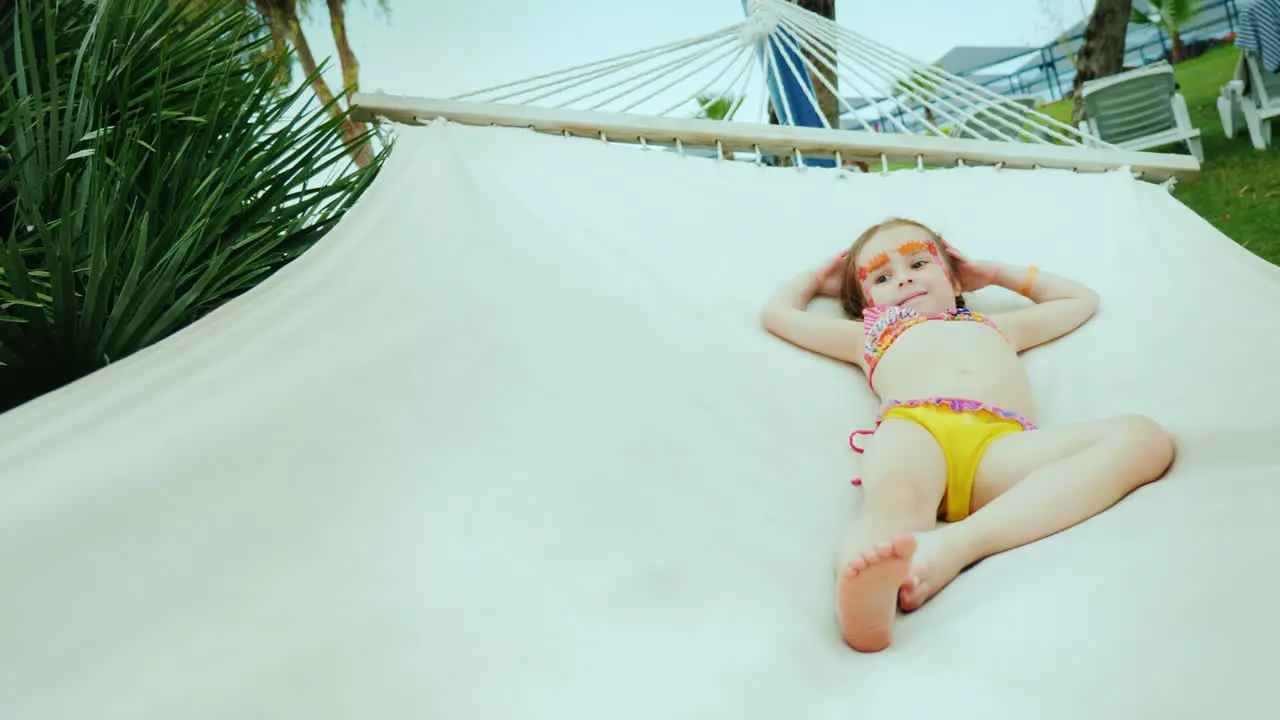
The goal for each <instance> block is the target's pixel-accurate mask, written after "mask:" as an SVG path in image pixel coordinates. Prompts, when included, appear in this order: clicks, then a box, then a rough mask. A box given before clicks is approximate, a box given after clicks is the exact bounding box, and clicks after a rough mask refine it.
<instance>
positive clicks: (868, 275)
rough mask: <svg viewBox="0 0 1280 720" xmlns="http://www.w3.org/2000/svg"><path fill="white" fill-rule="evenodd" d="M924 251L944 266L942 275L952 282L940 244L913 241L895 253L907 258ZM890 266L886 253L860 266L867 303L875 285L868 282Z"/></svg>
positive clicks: (903, 245)
mask: <svg viewBox="0 0 1280 720" xmlns="http://www.w3.org/2000/svg"><path fill="white" fill-rule="evenodd" d="M924 250H927V251H929V254H930V255H931V256H933V259H934V261H936V262H937V263H938V264H939V265H941V266H942V273H943V274H944V275H946V276H947V279H948V280H950V279H951V273H949V272H947V264H946V263H944V262H942V257H941V256H939V255H938V244H937V243H935V242H934V241H932V240H925V241H923V242H921V241H919V240H912V241H911V242H907V243H903V244H901V245H899V246H898V247H897V249H895V250H894V252H895V253H897V254H898V255H900V256H907V255H911V254H912V253H918V252H921V251H924ZM888 264H889V256H888V255H887V254H886V253H880V254H879V255H876V256H874V257H872V258H871V259H870V260H868V261H867V264H866V265H859V266H858V281H859V282H861V283H862V296H863V297H865V298H867V302H871V288H872V286H873V284H874V283H872V282H868V281H869V280H871V279H873V278H874V276H875V273H876V271H877V270H879V269H880V268H882V267H884V266H885V265H888Z"/></svg>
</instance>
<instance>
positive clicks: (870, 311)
mask: <svg viewBox="0 0 1280 720" xmlns="http://www.w3.org/2000/svg"><path fill="white" fill-rule="evenodd" d="M883 314H884V308H882V307H880V306H878V305H876V306H872V307H869V308H863V309H862V329H863V331H864V332H865V331H867V330H870V329H871V326H872V325H874V324H875V323H876V320H879V319H880V316H881V315H883Z"/></svg>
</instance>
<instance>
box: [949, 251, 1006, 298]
mask: <svg viewBox="0 0 1280 720" xmlns="http://www.w3.org/2000/svg"><path fill="white" fill-rule="evenodd" d="M947 254H948V255H950V256H951V262H952V263H953V264H954V265H955V268H956V279H957V280H959V281H960V292H974V291H975V290H981V289H982V288H984V287H986V286H988V285H991V284H993V283H995V282H996V277H997V273H998V271H999V268H997V267H996V265H995V263H989V262H983V261H981V260H974V259H972V258H970V257H967V256H966V255H964V254H963V253H961V252H960V251H959V250H956V249H955V248H953V247H948V248H947Z"/></svg>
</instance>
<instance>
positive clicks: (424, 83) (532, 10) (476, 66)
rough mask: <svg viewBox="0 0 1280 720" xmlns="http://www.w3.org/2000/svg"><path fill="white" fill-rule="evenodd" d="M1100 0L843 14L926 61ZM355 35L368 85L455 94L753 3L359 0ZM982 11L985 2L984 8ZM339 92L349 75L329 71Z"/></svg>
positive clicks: (1010, 37)
mask: <svg viewBox="0 0 1280 720" xmlns="http://www.w3.org/2000/svg"><path fill="white" fill-rule="evenodd" d="M1093 4H1094V0H970V1H969V2H945V1H944V0H837V2H836V19H837V21H838V22H839V23H840V24H841V25H843V26H845V27H847V28H849V29H851V30H853V31H855V32H857V33H860V34H862V35H865V36H868V37H870V38H873V39H875V40H876V41H878V42H881V43H883V44H885V45H888V46H890V47H893V48H895V49H897V50H899V51H900V52H903V53H906V54H907V55H910V56H912V57H914V58H916V59H918V60H922V61H924V62H933V61H935V60H937V59H938V58H939V57H941V56H942V55H943V54H944V53H945V52H947V50H949V49H951V48H952V47H954V46H956V45H998V46H1005V45H1008V46H1025V45H1042V44H1044V43H1046V42H1048V41H1050V40H1051V39H1052V38H1053V37H1054V35H1055V34H1057V33H1059V32H1061V31H1062V30H1064V29H1066V28H1067V27H1068V26H1070V25H1071V24H1073V23H1075V22H1077V21H1078V20H1080V19H1081V18H1082V17H1084V15H1085V13H1087V12H1089V11H1091V10H1092V8H1093ZM349 5H350V8H349V10H348V32H349V34H350V37H351V43H352V47H353V48H354V50H355V53H356V55H357V56H358V58H359V60H360V64H361V73H360V78H361V89H362V90H366V91H375V90H379V89H381V90H384V91H386V92H389V93H394V94H401V95H422V96H429V97H446V96H449V95H454V94H458V93H462V92H465V91H468V90H474V89H478V88H481V87H485V86H487V85H494V84H501V83H504V82H508V81H513V80H518V79H522V78H525V77H529V76H532V75H536V74H539V73H542V72H547V71H551V70H556V69H560V68H565V67H570V66H573V65H579V64H582V63H587V62H591V61H594V60H600V59H604V58H607V57H612V56H615V55H619V54H622V53H625V52H629V51H633V50H641V49H645V48H648V47H653V46H655V45H659V44H662V43H666V42H670V41H673V40H679V39H682V38H686V37H691V36H694V35H699V34H702V33H705V32H708V31H711V30H716V29H719V28H722V27H724V26H727V25H730V24H732V23H735V22H737V21H739V20H741V19H742V16H743V12H742V4H741V0H631V1H629V2H590V1H589V0H537V1H536V2H535V1H532V0H391V5H392V12H391V15H390V17H384V16H382V15H381V14H380V13H378V12H376V11H375V10H373V6H374V3H373V2H372V1H371V0H351V1H350V3H349ZM314 7H315V10H314V11H313V12H314V14H315V17H312V18H311V19H310V20H308V21H307V22H306V24H305V30H306V32H307V36H308V39H309V40H310V42H311V45H312V47H313V49H314V51H315V54H316V55H317V59H319V60H323V59H324V58H325V57H332V58H333V59H332V64H333V65H334V66H335V67H336V65H337V57H336V54H335V53H334V45H333V39H332V35H331V34H330V31H329V26H328V17H327V15H326V14H325V11H324V3H318V2H317V3H314ZM979 8H980V9H979ZM327 77H329V78H330V82H331V83H333V84H334V86H335V89H336V87H337V86H338V84H339V83H340V78H341V76H340V75H339V74H338V73H337V72H333V71H331V72H329V73H328V74H327Z"/></svg>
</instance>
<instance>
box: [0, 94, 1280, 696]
mask: <svg viewBox="0 0 1280 720" xmlns="http://www.w3.org/2000/svg"><path fill="white" fill-rule="evenodd" d="M706 122H708V123H709V124H710V123H711V121H706ZM731 124H732V123H722V125H724V126H728V125H731ZM777 130H779V131H780V132H817V130H813V129H807V130H806V129H796V128H778V129H777ZM832 132H835V131H832ZM396 142H397V145H396V149H395V151H394V152H393V154H392V155H391V157H390V159H389V161H388V163H387V164H386V166H385V167H384V169H383V172H382V173H381V175H380V176H379V178H378V180H377V181H376V183H375V184H374V185H373V186H372V187H371V188H370V190H369V191H368V193H367V195H366V196H365V197H364V198H363V199H362V201H361V202H360V204H359V205H358V206H357V207H356V208H355V209H354V210H352V211H351V212H350V213H348V214H347V215H346V216H345V218H344V219H343V221H342V222H341V223H340V224H339V225H338V226H337V227H336V228H335V229H334V231H333V232H331V233H330V234H329V235H328V236H326V237H325V238H324V239H323V240H322V241H321V242H320V243H319V244H318V245H316V246H315V247H314V248H313V249H312V250H311V251H309V252H308V253H306V254H305V255H304V256H302V257H301V258H299V259H298V260H297V261H295V262H294V263H292V264H290V265H289V266H288V267H286V268H285V269H284V270H282V271H281V272H279V273H277V274H276V275H274V276H273V277H272V278H270V279H269V280H268V281H267V282H265V283H264V284H263V285H261V286H260V287H258V288H257V289H255V290H254V291H253V292H251V293H248V294H246V295H245V296H243V297H241V298H238V299H237V300H236V301H234V302H232V303H230V304H228V305H226V306H225V307H223V308H221V309H219V310H218V311H217V312H215V313H213V314H212V315H210V316H209V317H208V318H206V319H205V320H202V321H201V322H199V323H196V324H195V325H193V326H191V327H189V328H187V329H186V330H184V331H183V332H181V333H179V334H177V335H175V336H173V337H172V338H169V339H167V340H165V341H163V342H161V343H159V344H157V345H155V346H153V347H152V348H150V349H148V350H147V351H145V352H142V353H139V354H137V355H134V356H131V357H129V358H127V359H125V360H123V361H121V362H119V363H117V364H114V365H112V366H110V367H108V368H106V369H104V370H102V371H100V372H98V373H95V374H94V375H92V376H90V377H88V378H85V379H84V380H82V381H81V382H78V383H76V384H74V385H71V386H69V387H66V388H64V389H62V390H60V391H58V392H55V393H52V394H50V395H48V396H45V397H43V398H40V399H39V400H37V401H35V402H32V403H29V404H28V405H25V406H23V407H20V408H17V409H15V410H13V411H11V412H8V413H6V414H4V415H0V437H3V438H4V439H5V441H4V443H3V444H0V468H3V469H4V471H3V473H0V577H3V578H4V587H3V592H0V638H3V643H2V644H0V647H3V650H2V651H0V697H3V698H4V701H3V704H4V707H5V715H6V717H9V716H11V717H15V718H42V719H48V720H61V719H63V718H67V719H71V718H75V719H77V720H78V719H80V718H87V717H92V718H98V719H103V720H107V719H115V718H142V717H181V718H226V717H268V718H299V719H301V718H306V719H308V720H314V719H316V718H340V717H342V718H345V717H380V718H382V717H385V718H410V717H413V718H458V719H463V718H467V719H470V718H475V719H477V720H480V719H483V720H491V719H493V718H521V720H533V719H541V718H547V719H551V718H555V719H558V720H562V719H564V718H581V717H609V718H637V719H639V718H690V719H695V718H696V719H699V720H701V719H702V718H708V717H733V718H744V719H751V720H754V719H756V718H761V719H764V718H779V717H803V718H814V719H818V720H826V719H828V718H830V719H832V720H835V719H837V718H850V717H857V718H873V719H878V718H893V719H897V718H908V719H911V718H932V717H936V716H937V715H938V714H939V713H942V712H945V713H946V714H947V715H948V716H953V717H961V718H1029V717H1035V718H1078V717H1098V718H1131V717H1208V716H1209V715H1210V714H1215V713H1224V714H1228V715H1238V716H1244V717H1270V716H1273V715H1274V714H1275V712H1276V710H1277V709H1280V707H1277V701H1276V700H1275V699H1274V694H1273V693H1271V692H1270V682H1271V676H1272V674H1273V673H1272V669H1271V665H1270V664H1269V663H1268V662H1266V661H1265V657H1267V653H1269V652H1271V649H1272V648H1274V647H1276V645H1277V644H1278V643H1280V623H1277V621H1276V620H1275V618H1274V614H1273V613H1269V612H1267V611H1266V610H1265V609H1264V608H1258V607H1256V606H1255V605H1254V602H1255V600H1262V601H1265V599H1266V598H1269V597H1272V596H1273V595H1274V594H1275V593H1276V592H1277V591H1280V580H1277V579H1276V577H1275V576H1273V575H1271V574H1270V573H1267V572H1264V571H1259V563H1258V558H1259V557H1260V556H1262V555H1263V554H1265V552H1266V551H1267V549H1268V548H1273V547H1275V546H1276V544H1277V541H1278V540H1280V535H1278V531H1277V529H1276V523H1275V522H1274V514H1275V510H1276V508H1277V507H1280V485H1277V483H1276V479H1277V477H1280V447H1277V445H1276V443H1275V439H1276V438H1277V437H1280V416H1278V415H1277V413H1276V412H1275V408H1276V407H1280V385H1278V384H1277V383H1276V382H1275V381H1274V379H1273V377H1272V376H1271V375H1270V374H1268V373H1269V370H1268V368H1267V366H1266V363H1265V362H1260V359H1261V358H1270V357H1274V355H1275V351H1276V349H1277V345H1276V342H1277V341H1276V334H1275V331H1274V323H1268V322H1267V321H1266V318H1267V317H1268V315H1267V308H1273V307H1276V306H1278V305H1280V273H1277V272H1276V269H1275V268H1274V267H1273V266H1271V265H1269V264H1267V263H1265V262H1263V261H1262V260H1260V259H1258V258H1257V257H1256V256H1254V255H1252V254H1251V253H1249V252H1248V251H1247V250H1245V249H1242V248H1241V247H1239V246H1238V245H1236V244H1235V243H1233V242H1232V241H1231V240H1230V239H1229V238H1227V237H1225V236H1224V235H1223V234H1222V233H1220V232H1219V231H1217V230H1216V229H1215V228H1213V227H1212V226H1211V225H1209V224H1208V223H1207V222H1206V221H1205V220H1203V219H1201V218H1200V217H1198V216H1196V215H1195V214H1194V213H1192V212H1191V211H1189V210H1188V209H1187V208H1185V207H1184V206H1183V205H1181V204H1180V203H1179V202H1177V201H1176V200H1175V199H1174V198H1173V197H1172V196H1171V195H1170V194H1169V193H1167V192H1165V191H1164V190H1163V189H1162V188H1161V187H1160V186H1159V185H1157V184H1154V183H1149V182H1143V181H1139V180H1135V179H1134V178H1133V176H1132V174H1131V173H1130V172H1129V169H1125V168H1123V167H1122V168H1120V169H1116V170H1113V171H1109V172H1094V173H1075V172H1071V171H1069V170H1056V169H1041V170H1038V171H1027V172H1023V171H1014V170H1010V169H1008V168H1005V169H996V168H994V167H973V166H964V167H958V168H951V169H947V170H940V171H934V170H927V171H919V172H918V171H912V170H908V171H903V172H892V173H887V174H885V173H866V174H864V173H857V172H846V171H838V170H835V169H824V168H796V167H792V168H777V167H760V166H757V165H755V164H754V163H752V162H732V161H727V160H726V161H719V160H699V159H695V158H691V157H681V156H680V154H678V153H667V152H661V151H656V150H652V149H651V150H649V151H644V150H636V149H633V148H627V147H620V146H619V145H618V144H616V143H614V142H613V141H610V142H601V141H600V140H599V139H596V138H595V137H591V138H582V137H575V138H570V139H565V138H563V137H556V136H553V135H548V134H546V133H542V132H535V131H530V130H528V129H521V128H508V127H486V126H472V125H469V124H464V123H460V122H457V121H451V120H445V119H434V120H430V121H427V122H426V123H425V125H422V126H418V127H403V128H401V129H400V130H399V133H398V137H397V141H396ZM899 214H900V215H907V216H911V217H914V218H917V219H919V220H922V221H924V222H926V223H929V224H931V225H933V226H934V227H936V228H937V229H939V230H940V231H941V232H942V233H944V234H945V235H946V237H947V238H948V239H950V240H951V241H953V242H954V243H955V244H956V245H957V246H958V247H959V248H961V249H962V250H963V251H964V252H965V253H967V254H970V255H972V256H975V257H980V258H987V257H991V258H999V259H1002V260H1005V261H1008V262H1014V263H1028V262H1036V263H1039V264H1040V265H1041V266H1043V267H1045V268H1051V269H1053V270H1054V271H1057V272H1061V273H1064V274H1066V275H1069V276H1071V277H1075V278H1079V279H1081V280H1082V281H1083V282H1086V283H1087V284H1089V285H1090V286H1092V287H1094V288H1096V289H1097V290H1098V291H1099V292H1100V293H1101V296H1102V298H1103V304H1102V309H1101V311H1100V312H1099V314H1098V315H1097V316H1096V317H1095V318H1094V319H1093V320H1091V321H1090V322H1089V323H1088V324H1087V325H1086V326H1085V327H1083V328H1082V329H1080V330H1079V331H1077V332H1075V333H1072V334H1071V335H1069V336H1067V337H1065V338H1063V339H1061V340H1059V341H1056V342H1054V343H1052V344H1049V345H1046V346H1043V347H1041V348H1037V349H1035V350H1032V351H1030V352H1029V353H1027V354H1026V362H1027V363H1028V364H1029V367H1030V371H1031V376H1032V379H1033V382H1034V386H1035V392H1036V394H1037V398H1038V412H1037V420H1038V422H1039V423H1040V424H1042V425H1054V424H1059V423H1067V422H1073V421H1079V420H1086V419H1091V418H1095V417H1099V416H1104V415H1110V414H1116V413H1125V412H1140V413H1145V414H1148V415H1150V416H1152V417H1154V418H1156V419H1157V420H1159V421H1160V422H1161V423H1162V424H1164V425H1165V426H1166V427H1167V428H1169V430H1170V431H1171V432H1172V433H1174V435H1175V436H1176V438H1177V442H1178V459H1177V462H1176V463H1175V465H1174V467H1173V469H1172V470H1171V471H1170V473H1169V474H1168V476H1167V477H1166V478H1165V479H1163V480H1161V481H1160V482H1157V483H1154V484H1152V485H1149V486H1146V487H1144V488H1142V489H1140V490H1139V491H1137V492H1136V493H1135V494H1134V495H1132V496H1131V497H1130V498H1128V499H1126V500H1124V501H1122V502H1121V503H1120V504H1119V505H1117V506H1116V507H1114V508H1112V509H1111V510H1109V511H1107V512H1105V513H1103V514H1102V515H1100V516H1098V517H1096V518H1094V519H1092V520H1090V521H1088V522H1086V523H1083V524H1081V525H1078V526H1076V527H1075V528H1072V529H1070V530H1068V531H1066V532H1064V533H1061V534H1059V535H1056V536H1053V537H1051V538H1049V539H1047V540H1044V541H1041V542H1038V543H1035V544H1033V545H1029V546H1026V547H1023V548H1020V549H1017V550H1014V551H1010V552H1008V553H1004V554H1002V555H999V556H995V557H992V558H989V559H987V560H986V561H984V562H982V563H980V564H978V565H977V566H975V567H973V568H972V569H970V570H968V571H966V572H965V573H963V574H962V575H961V576H960V577H959V578H957V579H956V581H955V582H954V583H953V584H952V585H951V586H950V587H949V588H948V589H947V590H945V591H944V592H943V593H942V594H940V595H939V596H938V597H936V598H935V599H934V600H932V601H931V602H930V603H929V604H928V605H927V606H926V607H925V608H923V609H922V610H920V611H918V612H916V613H913V614H911V615H909V616H906V617H904V618H903V619H901V620H900V621H899V624H898V626H897V627H898V629H897V631H896V633H895V644H894V645H893V647H892V648H891V649H890V650H888V651H886V652H884V653H880V654H876V655H859V654H857V653H854V652H852V651H850V650H849V649H848V648H847V647H845V646H844V644H843V642H842V641H841V640H840V638H839V634H838V632H837V631H836V627H835V620H834V614H833V606H832V603H833V591H832V583H833V577H832V569H831V568H832V565H831V561H832V559H833V555H834V550H835V543H836V540H837V539H838V537H839V532H840V530H841V529H842V528H843V527H844V526H845V524H846V523H847V522H849V520H850V519H851V518H852V517H853V515H854V514H855V513H856V508H857V503H858V498H859V491H858V490H857V489H855V488H853V487H851V486H850V485H849V482H848V480H849V478H851V477H853V476H855V475H857V474H858V462H859V456H857V455H855V454H854V453H852V452H851V451H850V450H849V449H848V446H847V445H846V444H845V439H846V437H847V433H848V431H849V430H850V429H851V428H854V427H865V423H867V422H868V421H869V420H870V419H871V418H872V417H873V416H874V412H875V406H876V402H875V399H874V398H873V397H872V395H871V394H870V393H869V392H868V391H867V389H866V385H865V381H864V379H863V377H862V375H861V374H860V373H859V372H858V371H857V370H854V369H851V368H849V367H847V366H844V365H841V364H839V363H835V362H832V361H828V360H826V359H823V358H821V357H818V356H815V355H812V354H809V353H805V352H802V351H800V350H797V349H795V348H794V347H791V346H788V345H787V344H785V343H783V342H782V341H780V340H777V339H776V338H773V337H772V336H770V335H769V334H768V333H766V332H765V331H763V330H762V329H761V328H760V325H759V320H758V312H759V308H760V305H761V303H762V302H763V300H764V299H765V298H766V297H767V295H768V294H769V293H770V292H771V291H772V290H773V289H774V288H775V287H776V285H777V284H778V283H779V282H781V281H782V280H783V279H785V278H786V277H788V276H790V275H791V274H792V273H794V272H795V271H797V270H798V269H800V268H804V267H806V266H812V265H813V264H815V263H817V262H820V261H821V260H822V259H824V258H826V257H829V256H830V255H831V254H832V253H833V252H834V251H835V250H836V249H838V248H841V247H843V246H845V245H846V244H847V243H848V242H849V241H851V239H852V238H853V237H854V236H855V235H856V233H857V232H858V231H859V230H861V229H862V228H863V227H865V226H867V225H869V224H871V223H873V222H876V221H878V220H881V219H883V218H884V217H886V216H889V215H899ZM969 300H970V303H969V304H970V306H971V307H973V308H975V309H977V310H979V311H986V312H990V311H995V310H999V309H1002V308H1007V307H1010V306H1012V305H1014V304H1017V303H1021V302H1025V301H1023V300H1022V299H1020V298H1018V297H1016V296H1012V294H1010V293H1007V292H1004V291H1000V290H996V289H991V290H984V291H981V292H978V293H975V294H973V296H972V297H970V298H969ZM818 311H821V312H831V313H836V312H838V309H837V308H836V307H835V304H834V303H833V302H831V303H827V304H825V305H824V304H821V303H820V304H819V306H818ZM55 448H56V449H57V452H54V449H55Z"/></svg>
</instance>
